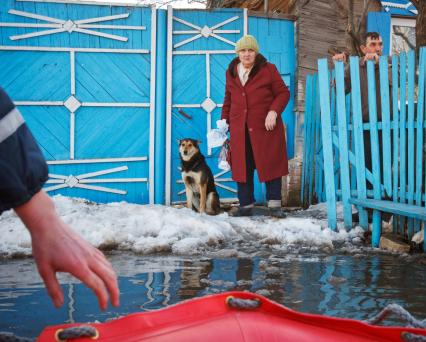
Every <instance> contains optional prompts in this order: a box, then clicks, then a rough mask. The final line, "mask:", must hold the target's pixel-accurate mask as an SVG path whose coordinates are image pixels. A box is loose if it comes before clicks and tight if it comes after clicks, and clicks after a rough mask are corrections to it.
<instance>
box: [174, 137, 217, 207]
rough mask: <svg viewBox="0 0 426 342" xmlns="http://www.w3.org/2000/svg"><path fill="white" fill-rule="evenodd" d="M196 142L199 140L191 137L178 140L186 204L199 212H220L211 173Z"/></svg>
mask: <svg viewBox="0 0 426 342" xmlns="http://www.w3.org/2000/svg"><path fill="white" fill-rule="evenodd" d="M198 144H199V141H197V140H194V139H191V138H185V139H181V140H179V156H180V160H181V166H182V180H183V183H184V184H185V192H186V206H187V207H188V208H189V209H193V210H195V211H198V212H199V213H207V214H209V215H217V214H219V212H220V200H219V194H218V193H217V191H216V186H215V184H214V177H213V173H212V171H211V169H210V168H209V166H208V165H207V163H206V160H205V158H204V156H203V154H202V153H201V152H200V148H199V146H198Z"/></svg>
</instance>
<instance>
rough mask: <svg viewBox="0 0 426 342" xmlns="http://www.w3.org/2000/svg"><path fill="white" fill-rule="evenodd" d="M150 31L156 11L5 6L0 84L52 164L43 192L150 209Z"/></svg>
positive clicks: (0, 13) (9, 0)
mask: <svg viewBox="0 0 426 342" xmlns="http://www.w3.org/2000/svg"><path fill="white" fill-rule="evenodd" d="M153 28H154V29H153ZM153 30H155V10H151V9H150V8H142V7H135V8H127V7H110V6H83V5H75V4H74V5H71V4H57V3H37V2H19V1H13V0H6V1H2V3H1V7H0V40H1V46H0V84H1V85H2V86H3V87H4V88H5V89H6V90H7V91H8V93H9V94H10V95H11V97H12V98H13V99H14V101H15V102H16V104H17V105H18V106H19V108H20V110H21V111H22V113H23V116H24V117H25V120H26V121H27V123H28V125H29V127H30V129H31V130H32V132H33V133H34V135H35V137H36V139H37V141H38V142H39V144H40V146H41V148H42V150H43V153H44V155H45V157H46V159H47V160H48V164H49V173H50V177H49V180H48V184H47V187H46V188H45V190H46V191H48V192H50V193H51V194H57V193H60V194H63V195H68V196H74V197H83V198H88V199H91V200H94V201H97V202H111V201H122V200H125V201H128V202H138V203H148V202H149V201H151V202H152V196H153V191H152V189H153V186H154V184H153V182H152V179H153V178H152V175H153V171H154V169H153V166H154V164H153V162H154V158H153V157H154V156H153V152H152V148H153V146H152V144H150V141H152V138H151V137H150V135H151V134H153V132H154V131H153V124H154V121H153V120H154V107H153V106H154V101H153V99H154V95H155V94H154V92H153V91H152V89H153V86H152V85H153V82H154V81H155V77H154V76H155V74H154V71H155V69H154V67H155V65H154V64H155V53H153V48H152V46H153V45H154V44H155V42H154V41H153V40H152V38H151V35H152V31H153ZM154 46H155V45H154ZM150 196H151V199H150Z"/></svg>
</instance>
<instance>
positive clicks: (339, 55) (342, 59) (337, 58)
mask: <svg viewBox="0 0 426 342" xmlns="http://www.w3.org/2000/svg"><path fill="white" fill-rule="evenodd" d="M332 59H333V61H335V62H344V63H346V59H347V57H346V53H344V52H342V53H336V54H335V55H334V56H333V57H332Z"/></svg>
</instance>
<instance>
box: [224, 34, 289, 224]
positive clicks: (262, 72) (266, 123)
mask: <svg viewBox="0 0 426 342" xmlns="http://www.w3.org/2000/svg"><path fill="white" fill-rule="evenodd" d="M235 51H236V52H237V54H238V57H236V58H235V59H234V60H233V61H232V62H231V63H230V64H229V67H228V70H227V72H226V90H225V99H224V103H223V108H222V119H226V121H227V123H228V124H229V129H230V133H231V168H232V178H233V180H235V181H236V182H237V186H238V199H239V201H240V207H239V208H238V210H237V211H236V212H234V213H233V216H250V215H252V208H253V206H254V203H255V199H254V186H253V176H254V170H255V169H257V174H258V176H259V180H260V181H261V182H265V183H266V199H267V200H268V208H269V211H270V214H271V216H275V217H285V213H284V212H283V211H282V210H281V177H282V176H285V175H287V174H288V161H287V151H286V142H285V133H284V125H283V122H282V120H281V113H282V112H283V110H284V108H285V107H286V105H287V103H288V101H289V98H290V93H289V91H288V89H287V86H286V85H285V84H284V82H283V80H282V78H281V76H280V74H279V72H278V70H277V68H276V66H275V65H274V64H272V63H269V62H268V61H267V60H266V58H265V57H263V56H262V55H261V54H260V53H259V46H258V44H257V41H256V39H255V38H254V37H253V36H250V35H246V36H244V37H242V38H241V39H240V40H239V41H238V42H237V44H236V48H235Z"/></svg>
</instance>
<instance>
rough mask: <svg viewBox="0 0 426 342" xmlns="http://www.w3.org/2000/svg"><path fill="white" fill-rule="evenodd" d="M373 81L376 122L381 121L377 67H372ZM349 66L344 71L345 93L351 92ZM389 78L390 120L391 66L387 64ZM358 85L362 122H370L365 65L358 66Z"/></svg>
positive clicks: (390, 104) (390, 100)
mask: <svg viewBox="0 0 426 342" xmlns="http://www.w3.org/2000/svg"><path fill="white" fill-rule="evenodd" d="M374 73H375V80H376V106H377V107H376V109H377V121H379V122H380V121H382V96H381V92H380V69H379V65H378V64H376V65H375V66H374ZM350 75H351V74H350V68H349V65H347V66H346V69H345V92H346V93H349V92H350V91H351V76H350ZM388 78H389V109H390V119H392V65H391V64H389V69H388ZM359 84H360V88H361V89H360V90H361V110H362V121H363V122H370V114H369V113H370V110H369V105H368V77H367V63H361V61H360V64H359Z"/></svg>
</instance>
